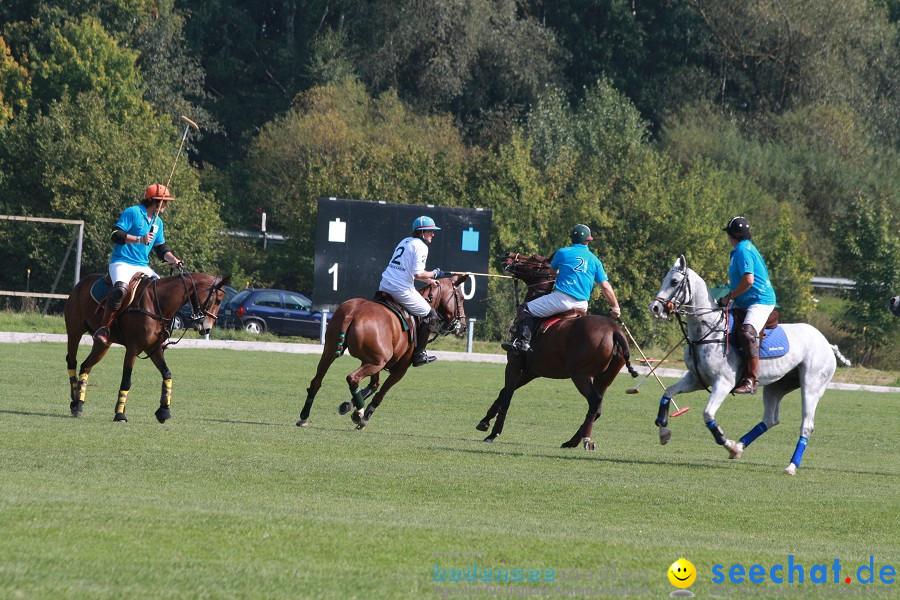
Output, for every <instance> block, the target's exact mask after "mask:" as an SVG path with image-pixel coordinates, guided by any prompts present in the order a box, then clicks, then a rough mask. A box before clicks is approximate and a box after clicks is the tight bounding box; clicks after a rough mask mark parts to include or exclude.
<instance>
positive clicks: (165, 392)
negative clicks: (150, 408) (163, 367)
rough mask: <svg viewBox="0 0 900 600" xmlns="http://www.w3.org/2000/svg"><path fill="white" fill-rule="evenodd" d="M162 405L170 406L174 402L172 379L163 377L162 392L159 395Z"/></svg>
mask: <svg viewBox="0 0 900 600" xmlns="http://www.w3.org/2000/svg"><path fill="white" fill-rule="evenodd" d="M159 404H160V406H165V407H168V406H170V405H171V404H172V380H171V379H163V382H162V393H161V394H160V397H159Z"/></svg>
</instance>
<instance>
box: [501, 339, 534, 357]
mask: <svg viewBox="0 0 900 600" xmlns="http://www.w3.org/2000/svg"><path fill="white" fill-rule="evenodd" d="M500 347H501V348H503V349H504V350H506V351H507V352H514V353H515V354H527V353H529V352H531V344H529V343H528V342H526V341H525V340H523V339H522V338H516V339H514V340H513V341H511V342H503V343H502V344H500Z"/></svg>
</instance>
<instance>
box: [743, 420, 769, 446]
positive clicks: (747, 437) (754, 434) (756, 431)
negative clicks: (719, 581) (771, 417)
mask: <svg viewBox="0 0 900 600" xmlns="http://www.w3.org/2000/svg"><path fill="white" fill-rule="evenodd" d="M768 429H769V428H768V427H766V424H765V423H763V422H762V421H760V423H759V424H758V425H757V426H756V427H754V428H753V429H751V430H750V431H748V432H747V433H745V434H744V437H742V438H741V443H742V444H743V445H744V448H746V447H747V446H749V445H750V444H751V443H752V442H753V440H755V439H756V438H758V437H759V436H761V435H762V434H764V433H765V432H766V431H768Z"/></svg>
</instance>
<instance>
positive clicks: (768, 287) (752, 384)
mask: <svg viewBox="0 0 900 600" xmlns="http://www.w3.org/2000/svg"><path fill="white" fill-rule="evenodd" d="M722 231H724V232H726V233H728V240H729V241H730V242H731V247H732V250H731V254H730V256H731V262H730V263H729V265H728V279H729V281H730V284H731V285H730V287H731V291H730V292H728V294H726V295H725V296H723V297H722V298H720V299H719V306H722V307H725V308H726V310H727V307H728V304H729V303H730V302H732V301H734V308H737V309H741V310H745V311H747V315H746V316H745V317H744V324H743V325H742V326H741V331H740V333H739V335H738V339H739V340H740V344H741V352H742V353H743V356H744V361H745V366H746V371H745V373H744V377H743V378H742V379H741V383H740V384H739V385H738V386H737V387H736V388H734V390H733V393H735V394H755V393H756V387H757V385H758V384H759V334H760V333H761V332H762V330H763V327H765V325H766V320H768V318H769V315H770V314H772V310H773V309H774V308H775V290H774V289H773V288H772V282H771V280H769V269H768V268H767V267H766V261H764V260H763V257H762V255H761V254H760V253H759V250H757V249H756V246H754V245H753V242H751V241H750V223H749V222H748V221H747V219H745V218H744V217H734V218H733V219H731V221H729V222H728V225H726V226H725V227H723V228H722Z"/></svg>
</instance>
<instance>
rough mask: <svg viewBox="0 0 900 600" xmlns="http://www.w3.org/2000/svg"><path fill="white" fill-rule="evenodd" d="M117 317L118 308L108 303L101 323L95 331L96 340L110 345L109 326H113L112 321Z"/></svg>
mask: <svg viewBox="0 0 900 600" xmlns="http://www.w3.org/2000/svg"><path fill="white" fill-rule="evenodd" d="M115 318H116V309H114V308H113V307H111V306H110V305H109V304H107V305H106V308H105V309H104V310H103V318H102V319H100V323H101V325H100V327H98V328H97V331H95V332H94V341H96V342H100V343H101V344H103V345H104V346H109V344H110V342H109V328H110V327H112V322H113V320H114V319H115Z"/></svg>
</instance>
